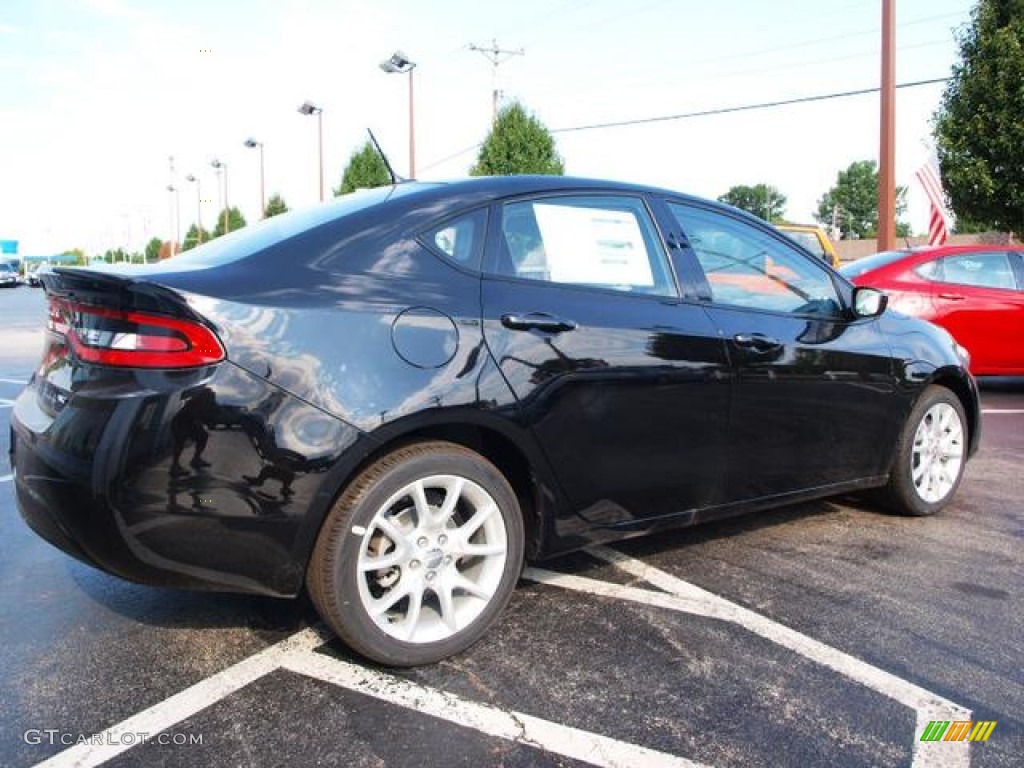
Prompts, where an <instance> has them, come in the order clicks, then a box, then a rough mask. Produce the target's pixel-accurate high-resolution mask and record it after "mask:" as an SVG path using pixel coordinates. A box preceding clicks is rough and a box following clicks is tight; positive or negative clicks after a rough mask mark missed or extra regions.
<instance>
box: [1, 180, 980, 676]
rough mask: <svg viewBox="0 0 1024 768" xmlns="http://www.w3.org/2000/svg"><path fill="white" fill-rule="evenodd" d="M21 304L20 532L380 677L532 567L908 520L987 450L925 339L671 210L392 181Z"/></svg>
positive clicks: (576, 188)
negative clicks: (818, 512)
mask: <svg viewBox="0 0 1024 768" xmlns="http://www.w3.org/2000/svg"><path fill="white" fill-rule="evenodd" d="M43 281H44V283H45V289H46V296H47V301H48V307H49V320H48V328H47V335H46V338H47V342H46V347H45V351H44V354H43V356H42V360H41V361H40V363H39V365H38V368H37V369H36V371H35V373H34V374H33V376H32V378H31V380H30V382H29V383H28V386H27V387H26V389H25V390H24V392H23V393H22V394H21V396H20V397H19V398H18V400H17V402H16V404H15V407H14V411H13V418H12V433H13V434H12V440H11V445H12V449H11V450H12V454H13V456H12V464H13V466H14V468H15V476H16V489H17V497H18V504H19V508H20V510H21V513H22V515H23V516H24V518H25V520H26V521H27V522H28V524H29V525H30V526H31V527H32V528H33V529H35V531H37V532H38V533H39V534H40V535H41V536H42V537H43V538H45V539H47V540H48V541H50V542H52V543H53V544H55V545H56V546H58V547H60V548H61V549H63V550H65V551H66V552H69V553H70V554H72V555H74V556H75V557H78V558H80V559H81V560H83V561H85V562H87V563H90V564H92V565H94V566H96V567H99V568H102V569H104V570H106V571H109V572H110V573H113V574H116V575H118V576H121V577H123V578H126V579H132V580H135V581H140V582H145V583H148V584H156V585H163V586H169V587H193V588H203V589H217V590H230V591H242V592H253V593H260V594H267V595H277V596H286V597H287V596H294V595H296V594H298V593H299V592H300V591H301V590H303V589H304V588H305V589H307V590H308V592H309V594H310V596H311V597H312V599H313V602H314V603H315V605H316V607H317V608H318V610H319V611H320V613H321V614H322V616H323V618H324V619H325V620H326V621H327V623H328V624H329V625H330V626H331V627H332V628H333V630H334V631H336V632H337V633H338V634H339V635H340V636H341V638H342V639H343V640H344V641H345V642H346V643H348V644H349V645H350V646H351V647H352V648H353V649H355V650H356V651H358V652H360V653H362V654H364V655H365V656H367V657H369V658H371V659H374V660H376V661H379V662H382V663H385V664H391V665H414V664H423V663H429V662H433V661H436V660H438V659H442V658H444V657H446V656H449V655H451V654H454V653H457V652H459V651H461V650H463V649H465V648H466V647H468V646H469V645H470V644H471V643H473V642H474V641H475V640H477V639H478V638H479V637H480V636H481V635H482V634H483V633H484V631H485V630H486V629H487V627H488V626H489V625H490V624H491V623H492V622H493V621H494V620H495V617H496V616H497V615H498V613H499V612H500V611H501V610H502V608H503V607H504V605H505V604H506V603H507V601H508V599H509V597H510V595H511V593H512V591H513V588H514V586H515V583H516V580H517V578H518V576H519V574H520V571H521V568H522V565H523V562H524V559H537V558H544V557H549V556H552V555H556V554H559V553H563V552H567V551H569V550H573V549H577V548H580V547H585V546H587V545H591V544H594V543H596V542H601V541H607V540H613V539H618V538H622V537H626V536H632V535H637V534H642V533H650V532H653V531H657V530H662V529H664V528H667V527H671V526H681V525H689V524H692V523H698V522H701V521H705V520H710V519H714V518H719V517H723V516H726V515H732V514H735V513H738V512H745V511H755V510H758V509H763V508H766V507H770V506H777V505H780V504H787V503H791V502H795V501H799V500H804V499H811V498H818V497H823V496H828V495H832V494H837V493H847V492H851V491H859V490H868V489H872V495H873V496H874V497H876V498H877V499H878V500H879V503H881V504H884V505H887V506H888V507H890V508H891V509H893V510H895V511H897V512H901V513H904V514H911V515H928V514H932V513H934V512H937V511H938V510H940V509H942V508H943V507H945V506H946V505H947V504H949V503H950V502H951V501H952V499H953V497H954V494H955V493H956V490H957V487H958V485H959V483H960V479H961V476H962V474H963V471H964V466H965V463H966V461H967V459H968V457H969V456H970V455H971V454H972V453H973V452H974V451H975V450H976V449H977V446H978V439H979V427H980V418H979V410H978V394H977V389H976V386H975V383H974V380H973V379H972V378H971V376H970V374H969V373H968V371H967V367H966V353H965V352H964V350H963V349H962V348H960V347H959V346H958V345H957V344H956V343H955V342H954V340H953V339H952V338H951V337H950V336H949V335H948V334H947V333H946V332H945V331H943V330H941V329H939V328H937V327H935V326H933V325H930V324H928V323H926V322H922V321H919V320H915V319H913V318H909V317H905V316H903V315H900V314H898V313H895V312H893V311H891V310H887V309H886V297H885V296H884V295H883V294H881V293H880V292H878V291H876V290H873V289H871V288H855V287H853V286H852V285H851V284H850V283H848V282H847V281H846V280H845V279H844V278H842V277H841V276H840V275H838V274H837V273H835V272H833V271H832V270H831V268H829V267H828V266H826V265H825V264H823V263H822V262H821V261H820V260H819V259H816V258H814V257H813V256H812V255H811V254H809V253H808V252H806V251H804V250H802V249H801V247H800V246H798V245H797V244H796V243H794V242H793V241H792V240H790V239H789V238H787V237H785V236H784V235H782V234H780V233H778V232H777V231H776V230H774V229H773V228H772V227H770V226H768V225H767V224H765V223H764V222H762V221H760V220H758V219H755V218H753V217H752V216H749V215H747V214H744V213H741V212H739V211H737V210H735V209H732V208H729V207H726V206H723V205H719V204H717V203H712V202H708V201H705V200H700V199H696V198H692V197H688V196H685V195H681V194H677V193H674V192H670V191H665V190H659V189H651V188H647V187H640V186H631V185H626V184H618V183H613V182H603V181H592V180H583V179H572V178H555V177H529V176H520V177H509V178H479V179H472V180H465V181H458V182H452V183H418V182H413V183H404V184H399V185H396V186H392V187H386V188H381V189H376V190H371V191H364V192H358V193H355V194H351V195H347V196H344V197H340V198H338V199H336V200H334V201H333V202H330V203H327V204H324V205H321V206H317V207H314V208H310V209H307V210H302V211H296V212H292V213H289V214H286V215H282V216H278V217H275V218H272V219H268V220H265V221H263V222H261V223H260V224H258V225H255V226H251V227H247V228H245V229H243V230H240V231H238V232H235V233H233V234H231V235H229V236H226V237H223V238H220V239H218V240H215V241H213V242H210V243H207V244H204V245H202V246H201V247H199V248H197V249H195V250H194V251H191V252H189V253H188V254H186V255H182V256H176V257H174V258H172V259H169V260H167V261H164V262H162V263H160V264H156V265H147V266H144V267H139V268H137V269H134V270H133V271H124V270H121V271H97V270H94V269H76V268H57V269H55V270H54V271H53V272H52V273H49V274H47V275H45V276H44V277H43Z"/></svg>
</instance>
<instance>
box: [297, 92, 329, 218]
mask: <svg viewBox="0 0 1024 768" xmlns="http://www.w3.org/2000/svg"><path fill="white" fill-rule="evenodd" d="M299 114H302V115H316V135H317V144H318V145H319V147H320V202H321V203H322V202H323V201H324V110H323V107H318V106H317V105H316V104H314V103H313V102H311V101H304V102H302V104H300V105H299Z"/></svg>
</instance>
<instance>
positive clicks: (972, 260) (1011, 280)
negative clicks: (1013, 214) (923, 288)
mask: <svg viewBox="0 0 1024 768" xmlns="http://www.w3.org/2000/svg"><path fill="white" fill-rule="evenodd" d="M930 277H931V278H932V279H933V280H938V281H939V282H942V283H956V284H957V285H973V286H977V287H979V288H1004V289H1007V290H1013V289H1015V288H1016V287H1017V280H1016V278H1015V277H1014V274H1013V267H1012V266H1011V264H1010V256H1009V254H1007V253H1002V252H993V253H961V254H957V255H956V256H947V257H946V258H944V259H942V260H941V262H940V263H939V267H938V269H937V270H935V272H934V273H933V274H932V275H930Z"/></svg>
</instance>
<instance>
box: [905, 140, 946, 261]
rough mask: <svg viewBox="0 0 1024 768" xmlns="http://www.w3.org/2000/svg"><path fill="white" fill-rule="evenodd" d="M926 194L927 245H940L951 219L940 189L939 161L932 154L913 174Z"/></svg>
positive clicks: (944, 239)
mask: <svg viewBox="0 0 1024 768" xmlns="http://www.w3.org/2000/svg"><path fill="white" fill-rule="evenodd" d="M914 175H915V176H916V177H917V180H918V181H919V182H921V186H922V187H924V191H925V194H926V195H928V202H929V203H930V208H931V215H930V216H929V218H928V245H942V244H943V243H945V242H946V238H947V237H948V236H949V230H948V227H947V222H948V221H949V220H950V219H952V218H953V217H952V215H951V214H950V212H949V209H948V208H946V195H945V193H944V192H943V191H942V179H941V178H939V163H938V160H937V159H936V158H935V157H934V156H932V157H930V158H929V159H928V160H927V161H925V164H924V165H922V166H921V168H920V169H919V170H918V171H917V173H915V174H914Z"/></svg>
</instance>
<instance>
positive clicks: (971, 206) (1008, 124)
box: [934, 0, 1024, 236]
mask: <svg viewBox="0 0 1024 768" xmlns="http://www.w3.org/2000/svg"><path fill="white" fill-rule="evenodd" d="M958 42H959V45H960V60H959V62H958V63H957V64H956V65H954V67H953V74H952V78H951V79H950V81H949V84H948V85H947V86H946V90H945V92H944V93H943V95H942V103H941V104H940V105H939V109H938V110H937V112H936V113H935V119H934V130H935V141H936V148H937V151H938V155H939V166H940V168H941V170H942V179H943V182H944V184H945V188H946V193H947V194H948V195H949V201H950V204H951V207H952V208H953V210H954V211H955V212H956V214H957V215H958V216H963V217H965V218H966V219H968V220H970V221H973V222H977V223H980V224H986V223H990V224H993V225H995V227H996V228H999V229H1003V230H1006V231H1009V232H1013V233H1015V234H1016V235H1018V236H1024V120H1022V119H1021V116H1022V115H1024V88H1022V87H1021V83H1024V3H1022V2H1021V0H979V2H978V4H977V5H976V6H975V8H974V11H973V12H972V14H971V21H970V23H969V24H968V25H967V26H966V27H965V28H964V29H962V30H961V31H960V33H959V35H958Z"/></svg>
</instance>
